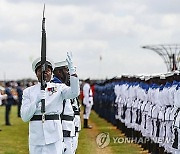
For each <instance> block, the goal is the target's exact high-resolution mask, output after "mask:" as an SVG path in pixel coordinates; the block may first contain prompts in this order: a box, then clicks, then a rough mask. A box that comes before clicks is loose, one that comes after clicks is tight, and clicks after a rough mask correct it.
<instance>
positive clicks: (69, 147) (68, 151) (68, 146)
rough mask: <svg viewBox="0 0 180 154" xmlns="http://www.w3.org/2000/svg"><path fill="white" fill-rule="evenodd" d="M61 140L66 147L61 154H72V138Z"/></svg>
mask: <svg viewBox="0 0 180 154" xmlns="http://www.w3.org/2000/svg"><path fill="white" fill-rule="evenodd" d="M63 139H64V144H65V147H66V150H65V152H63V154H73V137H64V138H63Z"/></svg>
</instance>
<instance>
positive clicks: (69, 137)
mask: <svg viewBox="0 0 180 154" xmlns="http://www.w3.org/2000/svg"><path fill="white" fill-rule="evenodd" d="M62 114H63V115H62V130H63V140H64V144H65V147H66V150H65V151H64V152H63V153H64V154H72V153H73V137H74V136H75V125H74V121H73V120H74V111H73V108H72V105H71V101H70V99H66V101H65V106H64V110H63V113H62ZM67 116H68V117H71V119H70V120H68V118H66V117H67Z"/></svg>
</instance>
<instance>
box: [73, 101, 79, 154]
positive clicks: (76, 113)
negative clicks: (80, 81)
mask: <svg viewBox="0 0 180 154" xmlns="http://www.w3.org/2000/svg"><path fill="white" fill-rule="evenodd" d="M72 101H73V104H72V106H73V110H74V126H75V136H74V137H73V153H74V154H75V152H76V150H77V147H78V138H79V132H80V130H81V118H80V106H79V105H80V104H79V103H78V98H74V99H72Z"/></svg>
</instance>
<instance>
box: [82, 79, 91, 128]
mask: <svg viewBox="0 0 180 154" xmlns="http://www.w3.org/2000/svg"><path fill="white" fill-rule="evenodd" d="M83 96H84V98H83V104H84V128H90V129H91V128H92V126H90V125H88V119H89V116H90V113H91V108H92V106H93V96H92V90H91V87H90V79H89V78H88V79H86V80H85V84H84V86H83Z"/></svg>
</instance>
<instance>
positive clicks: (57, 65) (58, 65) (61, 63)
mask: <svg viewBox="0 0 180 154" xmlns="http://www.w3.org/2000/svg"><path fill="white" fill-rule="evenodd" d="M63 66H68V63H67V61H66V60H64V61H61V62H57V63H55V68H56V67H63Z"/></svg>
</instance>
